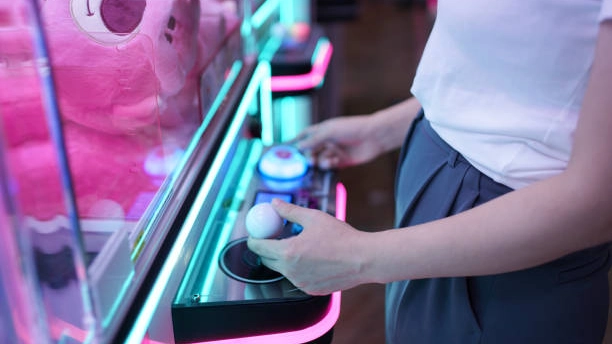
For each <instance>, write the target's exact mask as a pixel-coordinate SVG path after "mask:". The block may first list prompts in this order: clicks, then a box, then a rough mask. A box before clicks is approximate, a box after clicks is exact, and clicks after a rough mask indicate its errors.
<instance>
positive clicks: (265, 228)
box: [246, 203, 284, 239]
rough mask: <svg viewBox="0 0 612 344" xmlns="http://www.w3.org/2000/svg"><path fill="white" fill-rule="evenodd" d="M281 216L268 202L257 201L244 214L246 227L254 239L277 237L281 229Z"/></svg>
mask: <svg viewBox="0 0 612 344" xmlns="http://www.w3.org/2000/svg"><path fill="white" fill-rule="evenodd" d="M283 225H284V223H283V218H282V217H280V215H278V213H277V212H276V210H274V208H273V207H272V205H271V204H270V203H259V204H257V205H255V206H253V207H252V208H251V209H249V212H248V213H247V215H246V229H247V232H248V233H249V235H250V236H251V237H253V238H255V239H268V238H274V237H277V236H278V235H279V234H280V233H281V231H282V230H283Z"/></svg>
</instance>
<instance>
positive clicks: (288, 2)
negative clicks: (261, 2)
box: [280, 0, 295, 25]
mask: <svg viewBox="0 0 612 344" xmlns="http://www.w3.org/2000/svg"><path fill="white" fill-rule="evenodd" d="M294 1H295V0H285V1H283V2H282V5H281V12H280V22H281V23H282V24H284V25H291V24H294V23H295V4H294Z"/></svg>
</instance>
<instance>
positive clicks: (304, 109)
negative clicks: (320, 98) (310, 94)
mask: <svg viewBox="0 0 612 344" xmlns="http://www.w3.org/2000/svg"><path fill="white" fill-rule="evenodd" d="M277 101H278V102H279V103H278V104H279V111H280V113H281V114H282V116H279V117H282V118H281V121H282V128H283V130H282V131H281V133H280V135H281V142H286V141H289V140H292V139H294V138H295V137H296V136H297V135H298V134H299V133H300V132H301V131H302V130H304V129H305V128H306V127H307V126H308V125H309V124H310V121H309V116H310V104H309V100H308V99H307V98H305V97H303V96H302V97H299V96H287V97H283V98H280V99H278V100H277Z"/></svg>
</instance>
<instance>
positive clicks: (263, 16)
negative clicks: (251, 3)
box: [251, 0, 287, 30]
mask: <svg viewBox="0 0 612 344" xmlns="http://www.w3.org/2000/svg"><path fill="white" fill-rule="evenodd" d="M285 1H287V0H285ZM279 6H280V0H267V1H266V2H264V3H263V4H262V5H261V6H259V8H258V9H257V11H256V12H255V13H253V16H252V17H251V25H252V26H253V27H254V28H255V29H256V30H257V29H259V28H260V27H261V26H262V25H263V24H264V23H265V22H266V21H267V20H268V18H270V16H272V15H273V14H274V12H275V11H276V10H278V9H279Z"/></svg>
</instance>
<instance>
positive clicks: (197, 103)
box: [0, 0, 244, 343]
mask: <svg viewBox="0 0 612 344" xmlns="http://www.w3.org/2000/svg"><path fill="white" fill-rule="evenodd" d="M29 5H32V6H34V7H33V8H36V9H37V11H31V10H30V7H28V6H29ZM242 11H243V10H242V8H240V6H239V3H238V2H237V1H227V0H226V1H221V0H202V1H179V0H156V1H154V2H152V1H146V0H46V1H35V0H32V1H26V0H19V1H15V0H0V86H1V90H2V91H1V92H0V115H1V119H2V122H3V124H4V129H5V130H4V131H3V135H2V137H3V138H4V139H5V143H6V163H5V164H4V165H5V166H4V167H6V169H7V170H8V171H9V172H10V174H11V175H13V176H14V180H15V181H14V185H15V187H16V188H17V190H16V191H15V192H14V193H11V194H10V195H9V197H8V198H9V199H10V200H11V202H13V201H14V202H15V204H16V205H17V206H18V208H19V209H20V212H21V213H22V216H21V217H20V220H19V221H18V222H17V224H16V226H17V227H14V230H15V231H17V234H19V237H18V238H20V239H21V238H22V237H27V239H28V240H29V241H28V242H30V243H31V246H30V247H27V248H26V249H25V251H24V252H23V253H24V254H28V253H29V254H30V255H31V256H32V262H33V264H34V265H35V267H36V271H37V274H36V276H35V281H36V282H37V283H36V285H37V287H36V290H35V291H36V292H40V297H41V300H42V301H41V303H42V304H43V305H44V309H45V312H41V313H40V314H46V315H47V318H48V319H47V321H48V322H49V328H48V331H49V333H51V335H50V337H51V338H52V340H53V341H64V342H68V343H69V342H73V341H74V342H86V341H91V340H95V341H105V340H107V339H108V338H109V336H111V335H112V334H111V333H109V332H111V331H113V330H115V329H116V328H117V326H118V324H117V323H118V322H120V321H121V316H123V315H125V313H126V312H127V310H126V309H127V307H129V303H130V302H131V301H132V300H133V298H134V297H135V296H136V292H137V288H138V287H139V286H140V284H141V283H142V281H143V279H144V275H145V274H146V273H147V272H148V269H149V268H150V266H151V264H152V262H153V260H154V258H155V256H156V254H157V251H158V250H159V248H160V247H161V244H162V242H163V240H164V238H165V236H166V234H167V232H168V231H169V226H168V225H167V224H168V222H167V221H166V222H163V221H161V220H160V219H161V218H162V217H164V216H170V217H172V216H176V214H177V213H178V209H177V207H179V206H180V204H182V201H183V200H182V198H181V197H185V195H181V194H179V192H178V191H177V190H184V189H185V187H183V185H182V184H184V183H186V181H185V180H186V179H188V178H186V176H188V174H189V173H191V171H190V169H191V167H192V166H193V164H192V161H191V159H192V158H193V153H194V150H195V149H196V148H195V147H196V146H197V143H198V142H199V140H200V139H201V138H202V136H203V135H204V133H205V132H206V131H207V129H208V126H209V125H211V123H212V122H213V121H212V119H213V117H214V116H215V114H216V110H217V108H218V106H219V104H220V102H222V101H223V99H224V97H225V94H224V92H223V87H224V86H223V85H225V84H231V81H232V78H235V74H236V73H237V71H238V70H239V69H240V63H237V61H241V60H243V59H244V57H243V50H244V47H243V41H242V36H241V34H240V27H241V24H242V17H241V16H242ZM34 14H37V15H38V16H39V17H40V19H41V22H42V23H43V24H41V26H37V25H34V24H32V20H33V19H34V18H35V16H34ZM47 54H48V56H47ZM47 58H48V59H47ZM40 72H43V74H42V77H41V74H39V73H40ZM4 167H3V166H1V165H0V168H4ZM188 181H190V180H188ZM3 195H5V193H3ZM7 228H8V227H7ZM11 228H13V227H11ZM3 276H4V275H3ZM2 282H6V280H5V278H4V277H3V278H2ZM6 283H8V282H6ZM6 283H3V285H4V284H6ZM7 290H8V289H2V292H3V293H4V294H2V295H5V294H6V293H7ZM67 305H68V306H67ZM4 306H6V305H4V304H0V307H4ZM1 320H2V322H3V323H4V322H5V320H6V319H4V318H3V319H1ZM7 322H8V321H7ZM3 328H7V331H9V330H8V328H10V326H9V325H8V324H7V326H3ZM43 332H44V331H43ZM6 333H7V336H8V335H10V336H15V335H19V334H18V333H13V332H10V331H9V332H6Z"/></svg>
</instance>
